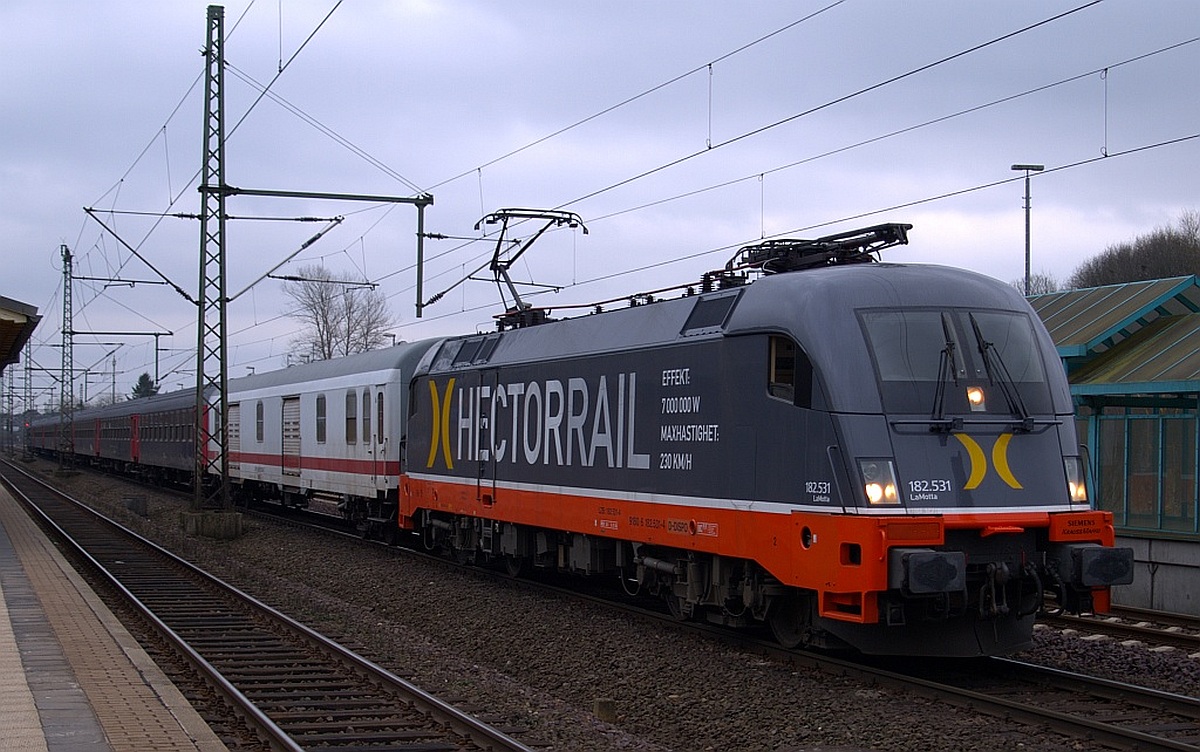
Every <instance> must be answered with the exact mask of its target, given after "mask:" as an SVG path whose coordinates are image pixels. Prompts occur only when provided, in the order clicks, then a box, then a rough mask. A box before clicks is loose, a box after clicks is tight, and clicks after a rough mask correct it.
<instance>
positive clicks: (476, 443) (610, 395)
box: [430, 373, 650, 469]
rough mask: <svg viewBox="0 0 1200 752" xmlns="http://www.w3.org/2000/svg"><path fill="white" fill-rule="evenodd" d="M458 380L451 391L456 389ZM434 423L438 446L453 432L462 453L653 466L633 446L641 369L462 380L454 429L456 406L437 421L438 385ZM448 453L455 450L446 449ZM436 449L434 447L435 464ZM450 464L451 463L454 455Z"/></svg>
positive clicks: (553, 462) (483, 458) (485, 457)
mask: <svg viewBox="0 0 1200 752" xmlns="http://www.w3.org/2000/svg"><path fill="white" fill-rule="evenodd" d="M453 388H454V387H453V383H452V381H451V382H449V383H447V385H446V390H447V392H449V391H450V390H451V389H453ZM431 392H432V393H433V394H434V395H435V396H434V397H433V400H434V405H433V408H434V425H433V436H432V440H431V445H432V446H436V445H437V444H438V440H439V436H438V434H439V432H446V433H445V434H443V435H442V440H443V441H445V440H446V439H448V438H452V440H453V441H454V443H455V444H456V445H457V446H456V450H455V459H456V460H463V459H466V460H468V461H470V460H478V461H489V460H494V461H496V462H506V461H507V462H510V463H518V462H521V463H525V464H528V465H535V464H539V463H540V464H543V465H558V466H572V465H578V466H582V467H592V466H595V465H597V464H599V465H601V466H607V467H610V468H622V467H624V468H631V469H648V468H649V467H650V455H649V453H645V452H638V451H637V449H636V447H635V446H634V437H635V435H636V433H635V427H636V422H637V374H636V373H620V374H617V375H616V377H615V378H614V379H609V377H608V376H600V377H599V378H598V379H593V380H592V381H589V380H588V379H584V378H580V377H571V378H568V379H566V380H565V381H563V380H560V379H546V380H545V381H528V382H512V383H503V384H496V385H486V384H484V385H480V386H470V387H463V386H459V387H458V388H457V390H455V391H454V396H453V400H454V402H456V403H457V415H458V422H457V424H456V428H455V430H454V431H453V433H452V434H450V433H449V431H450V426H449V423H450V415H451V413H450V410H449V409H446V408H448V407H449V406H448V405H443V408H442V409H443V412H442V414H441V416H440V417H441V421H440V423H441V426H440V427H439V425H438V423H439V421H438V420H437V418H438V417H439V416H438V405H437V404H436V402H437V397H436V393H437V388H436V387H432V386H431ZM447 453H448V451H447ZM433 459H434V452H433V451H431V452H430V466H432V461H433ZM447 465H448V466H451V467H452V465H451V463H449V462H447Z"/></svg>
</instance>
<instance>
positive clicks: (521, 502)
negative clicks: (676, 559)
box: [400, 476, 1114, 624]
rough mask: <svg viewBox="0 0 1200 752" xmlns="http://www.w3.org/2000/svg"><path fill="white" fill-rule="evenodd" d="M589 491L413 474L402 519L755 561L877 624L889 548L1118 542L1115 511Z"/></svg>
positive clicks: (409, 524)
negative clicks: (1023, 540)
mask: <svg viewBox="0 0 1200 752" xmlns="http://www.w3.org/2000/svg"><path fill="white" fill-rule="evenodd" d="M745 506H746V507H747V508H738V505H737V504H736V503H735V504H733V505H731V506H729V507H707V506H692V505H687V504H682V503H670V502H647V501H637V500H628V499H612V498H600V497H595V496H587V495H576V494H564V493H553V492H547V491H542V490H538V491H531V490H521V489H509V488H504V489H495V488H493V487H491V486H490V485H484V484H474V483H455V482H447V481H446V480H444V479H436V480H434V479H430V478H428V477H422V478H418V477H413V476H406V477H403V478H402V480H401V493H400V526H401V527H402V528H405V529H412V528H413V527H414V520H415V518H417V516H418V515H419V514H420V513H421V511H422V510H426V511H429V512H434V513H443V514H448V515H456V516H462V517H471V518H478V519H484V520H490V521H496V522H505V523H512V524H515V525H523V526H528V527H530V528H536V529H539V530H554V531H560V532H566V533H576V534H583V535H590V536H598V537H605V538H611V539H614V540H621V541H629V542H632V543H638V544H644V545H647V546H651V547H654V548H656V549H657V548H663V549H674V550H678V551H694V552H697V553H705V554H711V555H714V556H722V557H729V558H733V559H743V560H748V561H754V562H756V563H757V564H758V565H759V566H761V567H762V568H763V569H765V570H766V571H767V572H769V573H770V574H771V575H772V576H773V577H775V578H776V579H777V580H779V581H780V582H781V583H783V584H784V585H789V586H793V587H797V588H803V589H806V590H809V591H812V592H814V593H816V594H818V611H819V614H820V615H821V616H822V617H826V618H830V619H836V620H840V621H845V622H852V623H860V624H874V623H877V622H878V621H879V620H880V609H879V595H880V594H881V593H883V592H886V591H887V590H888V589H889V588H890V587H892V585H890V584H889V552H891V551H893V550H906V551H907V550H926V549H935V548H937V547H940V546H945V544H946V534H947V532H948V531H955V530H963V531H968V532H972V531H973V532H974V533H975V534H976V535H977V536H978V537H979V538H981V539H987V538H992V537H993V536H1007V535H1018V534H1024V533H1026V532H1034V533H1037V536H1038V538H1039V539H1042V540H1044V541H1045V542H1046V543H1047V544H1049V545H1052V546H1053V545H1056V544H1062V545H1074V544H1091V545H1098V546H1104V547H1110V546H1112V545H1113V540H1114V532H1113V526H1112V515H1111V513H1109V512H1100V511H1079V512H1039V511H1034V512H1003V513H994V514H988V513H980V512H975V513H969V514H958V513H955V514H946V515H921V516H903V515H878V514H871V515H860V514H841V513H832V512H831V513H820V512H811V511H794V512H790V513H787V512H784V513H780V512H778V511H772V512H764V511H755V510H754V509H753V508H752V507H753V505H751V504H749V503H747V504H745ZM1091 598H1092V601H1091V602H1092V607H1093V610H1095V611H1106V610H1107V609H1108V605H1109V591H1108V588H1107V587H1094V588H1092V589H1091Z"/></svg>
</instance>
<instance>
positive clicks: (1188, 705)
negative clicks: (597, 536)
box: [262, 514, 1200, 750]
mask: <svg viewBox="0 0 1200 752" xmlns="http://www.w3.org/2000/svg"><path fill="white" fill-rule="evenodd" d="M274 517H275V516H274V515H269V514H268V515H263V516H262V519H263V520H264V522H265V521H266V520H267V519H268V518H274ZM277 519H279V520H280V522H278V523H276V524H285V525H288V526H291V527H293V528H299V527H314V526H313V525H310V524H306V523H300V522H298V521H297V520H296V519H295V518H294V517H291V518H288V517H283V518H277ZM309 519H310V520H311V518H309ZM326 533H328V534H334V535H339V536H342V537H356V536H353V535H349V536H347V533H346V532H345V531H335V530H327V531H326ZM397 553H398V554H401V553H402V555H416V556H420V557H421V558H426V559H433V558H435V557H427V556H426V555H424V554H421V553H419V552H412V551H405V552H400V551H397ZM436 560H437V561H438V562H440V563H441V564H442V565H444V566H449V567H457V568H460V569H465V570H469V571H471V572H473V573H475V575H476V576H479V577H485V578H493V579H495V580H496V581H502V582H504V583H506V586H508V587H513V586H516V587H521V588H526V589H532V590H540V591H553V592H556V593H558V594H559V595H561V596H562V597H566V598H572V599H583V600H593V601H596V602H599V603H602V604H603V605H604V606H605V607H607V608H618V609H620V610H621V611H622V612H624V613H627V614H629V615H631V616H632V617H634V618H637V619H639V620H642V621H645V622H647V623H652V624H654V625H655V627H656V628H658V629H678V630H684V631H690V632H696V631H699V632H703V633H705V634H707V635H708V636H709V637H711V638H712V639H716V640H720V641H723V642H726V643H729V644H734V645H737V646H738V647H740V648H742V649H745V650H747V651H751V652H756V653H759V654H762V655H764V656H766V657H768V658H769V659H771V660H773V661H779V662H783V663H787V664H791V665H792V666H795V667H797V668H802V669H806V670H815V671H822V672H827V673H830V674H834V675H839V676H847V677H854V678H856V679H857V680H858V681H861V682H862V683H863V684H864V685H877V686H884V687H888V688H890V689H893V690H895V691H898V692H904V693H910V694H911V693H917V694H919V695H921V696H924V697H927V698H930V699H934V700H937V701H940V702H945V703H947V704H950V705H954V706H957V707H962V708H968V709H970V710H972V711H974V712H977V713H982V714H986V715H989V716H992V717H994V718H997V719H1001V721H1002V722H1006V723H1014V724H1026V725H1031V726H1036V727H1039V728H1045V729H1049V730H1053V731H1055V732H1059V733H1061V734H1064V735H1066V736H1069V737H1074V738H1076V739H1082V740H1086V742H1087V743H1089V744H1094V745H1100V746H1104V747H1108V748H1113V749H1137V750H1200V701H1197V700H1195V699H1193V698H1187V697H1181V696H1178V695H1172V694H1170V693H1165V692H1158V691H1155V690H1148V689H1143V688H1141V687H1136V686H1134V685H1128V684H1121V683H1118V682H1111V681H1106V680H1102V679H1094V678H1090V677H1086V676H1082V675H1079V674H1075V673H1069V672H1064V671H1056V670H1055V669H1049V668H1045V667H1040V666H1036V665H1032V664H1027V663H1021V662H1017V661H1011V660H1006V659H992V660H987V661H966V662H963V661H944V662H933V665H935V666H936V668H937V670H936V671H931V670H929V669H928V667H929V665H930V662H928V661H926V662H923V663H922V664H921V665H920V666H917V667H914V666H913V665H912V664H907V663H903V662H895V661H890V662H869V661H862V660H844V659H840V658H838V657H836V656H831V655H823V654H817V653H810V652H796V651H788V650H784V649H783V648H781V647H779V646H778V645H776V644H774V643H772V642H770V641H767V640H760V639H755V638H754V637H750V636H745V635H741V634H732V633H730V632H729V631H727V630H722V629H718V628H710V627H708V626H706V625H704V624H700V623H696V622H681V621H679V620H677V619H675V618H674V617H672V616H671V615H669V614H668V613H666V612H665V610H664V609H662V608H659V607H658V606H657V603H655V602H647V601H645V600H643V601H641V602H640V603H633V602H630V601H629V600H628V599H625V598H621V597H618V598H617V600H618V601H620V602H618V603H614V601H613V599H612V598H611V597H609V596H608V595H605V594H591V595H587V594H581V593H580V592H579V583H580V581H578V580H576V581H573V582H572V584H571V585H569V586H567V587H561V586H558V585H556V584H553V583H548V582H545V581H541V580H538V579H532V580H526V579H519V580H514V579H513V578H511V577H510V576H508V575H506V574H504V573H503V572H500V571H493V570H489V569H486V568H480V567H472V566H466V567H463V566H461V565H458V564H454V563H453V562H450V561H448V560H445V559H436ZM614 590H615V588H614Z"/></svg>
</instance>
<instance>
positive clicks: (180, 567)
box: [0, 464, 529, 752]
mask: <svg viewBox="0 0 1200 752" xmlns="http://www.w3.org/2000/svg"><path fill="white" fill-rule="evenodd" d="M0 473H2V475H3V479H4V481H5V485H6V486H8V487H9V488H10V490H11V491H12V492H13V494H14V496H16V497H17V498H19V499H20V500H21V501H22V503H24V504H25V505H26V506H27V507H28V508H29V509H30V510H31V512H32V513H33V514H34V516H35V518H37V519H38V520H39V522H40V523H42V524H43V525H44V526H45V527H46V528H47V529H48V531H49V532H50V533H51V534H52V535H53V536H54V537H55V538H57V539H59V540H60V542H62V543H63V544H64V545H66V546H67V547H68V548H69V549H70V550H72V551H73V553H74V554H75V555H76V556H77V557H79V558H82V559H83V560H84V561H85V562H86V563H87V564H88V566H90V567H91V568H93V569H94V570H95V571H96V572H97V573H98V574H99V575H100V577H101V578H102V579H104V580H107V581H108V582H109V583H110V584H111V585H112V588H113V589H114V590H115V591H117V592H119V593H120V594H121V595H122V596H123V597H124V598H126V599H128V600H129V603H130V604H132V606H133V607H134V608H135V609H136V610H137V611H138V612H139V613H140V614H141V615H142V617H143V619H144V620H145V621H146V622H148V623H149V624H150V625H152V628H153V629H154V630H155V631H157V632H158V633H159V634H160V635H161V637H162V639H163V640H164V641H166V642H167V643H169V644H171V645H172V647H173V649H174V650H175V651H177V652H178V654H179V655H180V656H182V658H183V659H184V660H186V661H187V662H188V663H189V664H191V665H192V666H193V668H194V669H195V671H196V672H197V673H198V674H199V675H200V676H201V677H202V678H203V680H204V681H205V682H206V683H207V684H208V685H209V686H210V687H211V688H212V689H213V690H214V691H215V692H217V693H218V694H219V695H220V696H222V697H223V698H224V700H225V701H226V702H227V703H228V704H229V705H230V706H231V707H232V708H233V710H234V712H235V713H236V714H237V715H238V716H239V717H240V718H241V719H242V720H243V721H244V722H245V723H246V724H247V725H248V726H249V727H251V728H252V729H254V730H255V731H256V732H257V733H258V734H259V736H260V737H261V738H262V740H263V742H264V743H265V744H267V745H269V746H270V747H271V748H273V749H281V750H325V749H328V750H339V749H344V750H356V749H363V748H370V747H376V748H396V747H399V746H403V745H408V746H410V747H411V748H413V749H421V750H429V751H431V752H432V751H435V750H446V751H447V752H451V751H457V750H463V751H469V750H494V751H496V752H504V751H518V750H519V751H521V752H529V748H528V747H527V746H525V745H524V744H522V743H521V742H519V741H517V740H516V739H513V738H512V737H510V736H508V735H507V734H506V733H504V732H502V731H501V730H498V729H496V728H493V727H492V726H490V725H488V724H486V723H484V722H482V721H479V720H478V719H476V718H474V717H473V716H471V715H469V714H467V713H465V712H463V711H460V710H458V709H457V708H455V707H453V706H451V705H449V704H447V703H445V702H442V701H441V700H439V699H438V698H436V697H434V696H432V695H430V694H428V693H426V692H424V691H422V690H421V689H420V688H418V687H416V686H414V685H412V684H411V683H409V682H407V681H405V680H403V679H401V678H399V677H397V676H395V675H394V674H391V673H390V672H388V671H385V670H384V669H382V668H381V667H379V666H378V665H376V664H374V663H372V662H370V661H368V660H366V659H363V658H361V657H359V656H358V655H356V654H354V653H352V652H351V651H349V650H346V649H345V648H343V647H342V646H340V645H338V644H337V643H334V642H332V641H330V640H328V639H326V638H324V637H322V636H321V635H319V634H317V633H315V632H313V631H312V630H310V629H308V628H306V627H304V626H303V625H301V624H299V623H297V622H294V621H292V620H291V619H289V618H287V617H286V616H284V615H283V614H281V613H279V612H278V611H275V610H274V609H272V608H270V607H269V606H267V605H265V604H263V603H261V602H259V601H257V600H255V599H253V598H251V597H249V596H248V595H246V594H244V593H242V592H240V591H238V590H236V589H234V588H232V587H230V586H228V585H226V584H225V583H223V582H221V581H219V580H217V579H215V578H213V577H211V576H210V575H208V574H206V573H204V572H202V571H200V570H199V569H196V568H195V567H193V566H191V565H190V564H188V563H187V562H184V561H183V560H181V559H179V558H178V557H176V556H174V555H173V554H171V553H169V552H167V551H165V550H163V549H161V548H159V547H158V546H155V545H154V544H152V543H150V542H149V541H147V540H145V539H144V538H141V537H140V536H137V535H136V534H134V533H132V532H130V531H128V530H126V529H125V528H123V527H121V526H120V525H118V524H116V523H115V522H112V521H111V520H109V519H107V518H105V517H103V516H101V515H99V514H97V513H96V512H93V511H92V510H91V509H89V508H87V507H86V506H85V505H83V504H80V503H77V502H75V501H73V500H71V499H69V498H67V497H65V496H63V495H62V494H60V493H59V492H57V491H55V490H54V489H52V488H51V487H50V486H48V485H46V484H45V483H43V482H42V481H40V480H38V479H36V478H34V477H33V476H30V475H27V474H25V473H24V472H22V471H20V470H19V469H17V468H15V467H13V466H11V465H8V464H3V465H0Z"/></svg>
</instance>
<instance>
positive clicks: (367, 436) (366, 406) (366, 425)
mask: <svg viewBox="0 0 1200 752" xmlns="http://www.w3.org/2000/svg"><path fill="white" fill-rule="evenodd" d="M362 408H363V413H362V415H363V418H362V423H363V424H362V429H363V443H364V444H370V443H371V390H370V389H364V390H363V404H362Z"/></svg>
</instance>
